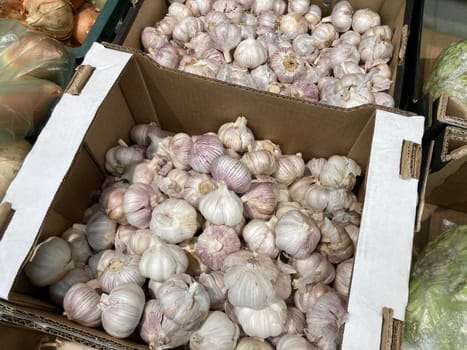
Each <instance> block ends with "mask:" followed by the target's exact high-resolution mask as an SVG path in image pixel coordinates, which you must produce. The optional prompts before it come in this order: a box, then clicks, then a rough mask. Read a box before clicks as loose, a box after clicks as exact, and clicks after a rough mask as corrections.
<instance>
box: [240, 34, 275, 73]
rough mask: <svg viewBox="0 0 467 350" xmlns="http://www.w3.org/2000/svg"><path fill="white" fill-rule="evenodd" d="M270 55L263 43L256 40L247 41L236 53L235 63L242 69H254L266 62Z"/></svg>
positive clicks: (241, 43) (244, 41) (242, 42)
mask: <svg viewBox="0 0 467 350" xmlns="http://www.w3.org/2000/svg"><path fill="white" fill-rule="evenodd" d="M267 58H268V54H267V51H266V49H265V48H264V47H263V45H261V43H260V42H259V41H257V40H255V39H252V38H249V39H245V40H243V41H241V42H240V44H238V46H237V48H236V49H235V52H234V60H235V63H236V64H237V65H238V66H239V67H241V68H250V69H254V68H256V67H258V66H259V65H261V64H263V63H264V62H266V60H267Z"/></svg>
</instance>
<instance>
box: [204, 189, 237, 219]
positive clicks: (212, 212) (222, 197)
mask: <svg viewBox="0 0 467 350" xmlns="http://www.w3.org/2000/svg"><path fill="white" fill-rule="evenodd" d="M199 211H200V212H201V214H202V215H203V216H204V217H205V218H206V220H208V221H210V222H212V223H213V224H216V225H227V226H235V225H237V224H239V223H240V222H241V220H242V218H243V203H242V201H241V200H240V198H238V196H237V195H236V194H235V193H234V192H232V191H229V189H228V188H227V185H226V184H225V183H224V182H220V183H219V187H218V188H217V189H216V190H214V191H212V192H210V193H208V194H205V195H204V196H203V197H201V199H200V202H199Z"/></svg>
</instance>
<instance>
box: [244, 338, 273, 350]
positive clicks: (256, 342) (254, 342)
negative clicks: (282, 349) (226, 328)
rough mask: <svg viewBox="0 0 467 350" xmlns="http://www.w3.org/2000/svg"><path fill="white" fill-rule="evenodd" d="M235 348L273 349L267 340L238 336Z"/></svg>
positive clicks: (251, 349)
mask: <svg viewBox="0 0 467 350" xmlns="http://www.w3.org/2000/svg"><path fill="white" fill-rule="evenodd" d="M235 350H273V348H272V346H271V345H270V344H269V343H268V342H267V341H264V340H260V339H256V338H249V337H244V338H240V340H239V341H238V345H237V347H236V348H235Z"/></svg>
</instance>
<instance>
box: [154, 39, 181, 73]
mask: <svg viewBox="0 0 467 350" xmlns="http://www.w3.org/2000/svg"><path fill="white" fill-rule="evenodd" d="M148 54H149V57H151V58H152V59H153V60H154V61H155V62H157V63H158V64H160V65H161V66H163V67H167V68H177V66H178V62H179V61H180V55H179V54H178V51H177V49H176V48H175V47H174V46H173V45H172V44H167V45H164V46H162V47H161V48H160V49H157V50H154V49H149V52H148Z"/></svg>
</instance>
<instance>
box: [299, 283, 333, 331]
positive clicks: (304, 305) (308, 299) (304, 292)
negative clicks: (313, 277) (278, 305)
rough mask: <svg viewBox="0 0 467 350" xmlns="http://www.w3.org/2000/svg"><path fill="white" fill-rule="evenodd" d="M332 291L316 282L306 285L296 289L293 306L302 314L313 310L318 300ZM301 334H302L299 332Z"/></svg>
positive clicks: (325, 285)
mask: <svg viewBox="0 0 467 350" xmlns="http://www.w3.org/2000/svg"><path fill="white" fill-rule="evenodd" d="M332 291H334V290H333V289H332V288H331V287H329V286H328V285H327V284H324V283H321V282H318V283H314V284H307V285H306V286H305V287H304V288H301V289H298V290H297V291H296V292H295V294H294V304H295V306H296V307H297V309H299V310H300V311H301V312H303V313H307V311H308V310H311V309H312V308H313V305H315V303H316V301H317V300H318V298H319V297H320V296H321V295H323V294H326V293H329V292H332ZM301 333H303V332H301Z"/></svg>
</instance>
